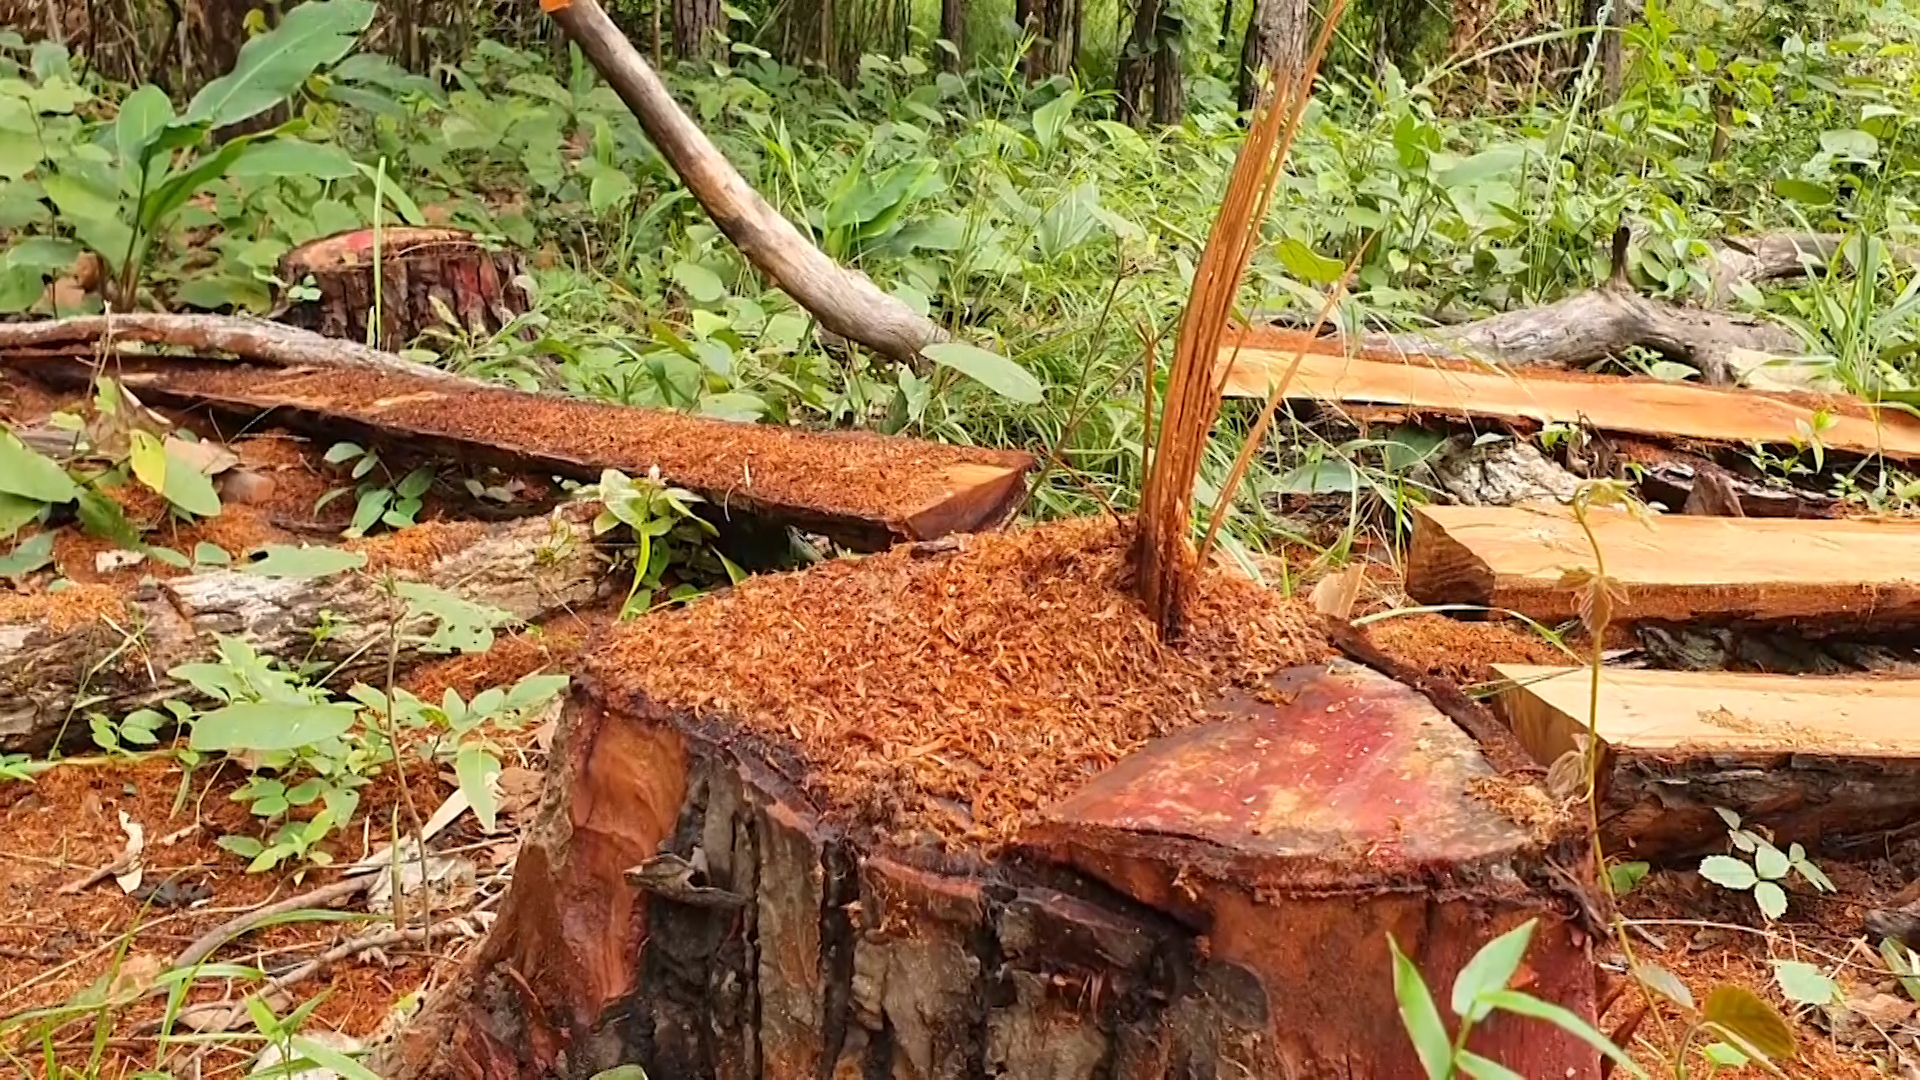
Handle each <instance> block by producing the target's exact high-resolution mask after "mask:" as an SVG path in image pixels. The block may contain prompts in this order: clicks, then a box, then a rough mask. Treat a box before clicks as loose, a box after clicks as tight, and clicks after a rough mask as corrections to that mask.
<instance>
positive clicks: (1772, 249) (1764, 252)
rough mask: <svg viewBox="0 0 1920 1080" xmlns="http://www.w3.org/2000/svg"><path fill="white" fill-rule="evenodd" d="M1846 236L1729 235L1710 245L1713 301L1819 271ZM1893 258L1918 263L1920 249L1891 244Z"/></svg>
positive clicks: (1720, 303) (1722, 302)
mask: <svg viewBox="0 0 1920 1080" xmlns="http://www.w3.org/2000/svg"><path fill="white" fill-rule="evenodd" d="M1846 242H1847V237H1845V236H1843V235H1841V234H1839V233H1806V232H1778V233H1758V234H1755V235H1753V236H1730V237H1727V238H1726V239H1724V240H1718V241H1715V242H1713V243H1712V244H1711V245H1709V246H1710V247H1711V248H1712V249H1713V269H1712V274H1711V280H1712V282H1713V286H1712V303H1713V304H1714V305H1715V306H1724V305H1725V304H1726V303H1727V302H1728V301H1730V300H1732V299H1733V292H1734V289H1735V288H1737V287H1738V286H1740V285H1741V284H1758V283H1760V282H1763V281H1778V280H1781V279H1783V278H1792V277H1800V276H1801V275H1803V274H1806V273H1807V272H1808V271H1809V270H1818V269H1821V268H1823V267H1825V266H1826V265H1827V263H1828V262H1829V261H1830V260H1831V259H1832V258H1833V257H1834V255H1835V254H1836V253H1838V252H1839V250H1840V248H1841V245H1843V244H1845V243H1846ZM1891 255H1892V257H1893V259H1894V260H1895V261H1897V262H1903V263H1907V264H1909V265H1915V264H1920V248H1913V247H1908V246H1905V245H1894V246H1893V248H1892V250H1891Z"/></svg>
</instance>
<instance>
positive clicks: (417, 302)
mask: <svg viewBox="0 0 1920 1080" xmlns="http://www.w3.org/2000/svg"><path fill="white" fill-rule="evenodd" d="M374 240H375V236H374V230H372V229H360V230H356V231H354V232H347V233H341V234H339V235H337V236H329V237H326V238H325V239H322V240H314V241H311V242H309V243H306V244H302V245H301V246H299V247H297V248H295V249H293V250H292V251H290V252H288V253H287V254H286V256H285V257H284V258H282V259H281V261H280V279H281V280H282V281H284V282H286V283H287V288H288V290H289V295H287V296H284V297H283V298H282V305H283V311H282V313H281V315H280V321H282V322H285V323H288V324H290V325H293V326H298V327H301V328H303V329H307V330H313V331H315V332H317V333H321V334H325V335H327V336H328V337H335V338H344V339H347V340H351V341H358V342H366V341H367V338H368V334H367V331H368V327H369V325H370V321H371V320H372V318H373V313H374V312H375V311H378V312H379V313H380V327H379V333H378V335H377V336H376V340H375V341H374V342H373V344H374V346H375V347H377V348H382V349H389V350H391V349H400V348H404V347H405V346H406V345H407V343H408V342H410V341H412V340H414V339H415V338H416V337H418V336H419V335H420V333H421V331H423V330H426V329H428V328H430V327H440V328H442V329H451V328H450V327H448V326H447V319H448V318H449V317H451V318H452V319H453V320H454V321H456V322H457V323H458V324H459V325H460V327H462V328H464V329H465V330H466V331H467V332H469V333H472V334H476V335H485V334H492V333H496V332H498V331H499V330H501V329H502V328H504V327H506V326H507V325H508V324H510V323H512V322H513V320H514V319H515V318H516V317H518V316H520V315H522V314H525V312H526V311H527V308H528V306H529V302H530V299H531V298H530V297H529V296H528V295H527V290H526V287H525V286H524V285H523V284H522V283H521V280H520V279H521V277H522V275H524V274H525V273H526V266H525V263H524V262H523V261H522V259H521V258H520V256H519V255H517V254H515V253H514V252H510V251H502V250H497V249H493V248H490V247H488V246H486V245H485V244H483V243H481V241H480V240H479V239H478V238H477V237H475V236H474V235H473V234H471V233H467V232H462V231H460V230H458V229H427V228H391V229H382V230H380V233H379V245H378V246H379V261H380V263H381V265H382V272H381V275H380V281H379V289H378V296H377V297H376V295H375V293H376V290H375V282H374V250H375V243H374ZM309 277H311V278H312V281H311V283H308V278H309ZM296 290H317V291H318V295H317V296H311V295H306V294H305V293H304V292H300V293H296ZM296 295H298V296H299V298H297V299H296V298H295V297H296Z"/></svg>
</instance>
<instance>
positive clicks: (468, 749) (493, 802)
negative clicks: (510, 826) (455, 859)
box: [453, 742, 500, 832]
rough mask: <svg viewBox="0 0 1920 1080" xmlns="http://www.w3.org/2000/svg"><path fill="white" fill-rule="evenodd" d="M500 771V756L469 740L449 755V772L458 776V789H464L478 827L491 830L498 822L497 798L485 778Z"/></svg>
mask: <svg viewBox="0 0 1920 1080" xmlns="http://www.w3.org/2000/svg"><path fill="white" fill-rule="evenodd" d="M499 773H500V760H499V759H498V758H496V757H494V756H493V755H492V754H489V753H487V750H486V747H484V746H482V745H481V744H479V743H477V742H470V743H466V744H464V745H462V746H461V747H460V752H459V753H458V754H456V755H454V758H453V775H454V776H456V777H458V778H459V780H460V790H461V791H462V792H465V793H466V796H467V802H468V803H469V804H471V805H472V806H473V816H474V817H475V818H476V819H478V820H479V822H480V827H481V828H483V829H485V830H486V831H488V832H492V831H493V830H494V829H495V828H496V827H497V826H498V824H499V821H498V816H499V813H500V800H499V798H498V797H497V796H495V795H494V793H493V787H492V785H490V784H488V783H487V781H488V780H489V779H490V778H491V777H494V776H497V775H499Z"/></svg>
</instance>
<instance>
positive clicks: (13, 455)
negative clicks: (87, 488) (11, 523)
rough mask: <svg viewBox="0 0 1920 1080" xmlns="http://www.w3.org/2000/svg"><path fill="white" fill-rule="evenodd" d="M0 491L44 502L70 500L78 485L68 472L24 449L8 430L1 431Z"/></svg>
mask: <svg viewBox="0 0 1920 1080" xmlns="http://www.w3.org/2000/svg"><path fill="white" fill-rule="evenodd" d="M0 494H6V495H17V496H19V497H20V498H23V499H34V500H36V501H39V502H44V503H63V502H70V501H72V500H73V499H75V498H76V497H78V496H79V494H80V486H79V485H78V484H75V483H74V482H73V477H71V476H68V475H67V471H66V470H65V469H62V468H61V467H60V466H58V465H56V464H54V463H53V462H51V461H49V460H47V459H46V458H44V457H41V456H40V455H39V454H37V453H35V452H34V451H32V450H29V449H28V448H27V445H26V444H25V443H23V442H21V441H20V440H19V439H17V438H15V437H14V434H13V432H11V431H0Z"/></svg>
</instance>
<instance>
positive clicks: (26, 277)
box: [0, 262, 47, 315]
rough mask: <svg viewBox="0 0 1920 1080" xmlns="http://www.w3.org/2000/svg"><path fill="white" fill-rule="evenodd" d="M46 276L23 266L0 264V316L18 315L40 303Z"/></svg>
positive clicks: (44, 288)
mask: <svg viewBox="0 0 1920 1080" xmlns="http://www.w3.org/2000/svg"><path fill="white" fill-rule="evenodd" d="M46 284H47V275H46V274H45V273H44V272H42V271H39V270H29V269H27V268H26V267H23V266H8V265H6V264H5V263H3V262H0V315H18V314H20V313H22V312H25V311H28V310H30V309H31V308H32V307H33V305H35V304H37V303H39V302H40V296H41V294H42V293H43V292H45V291H46Z"/></svg>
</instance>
